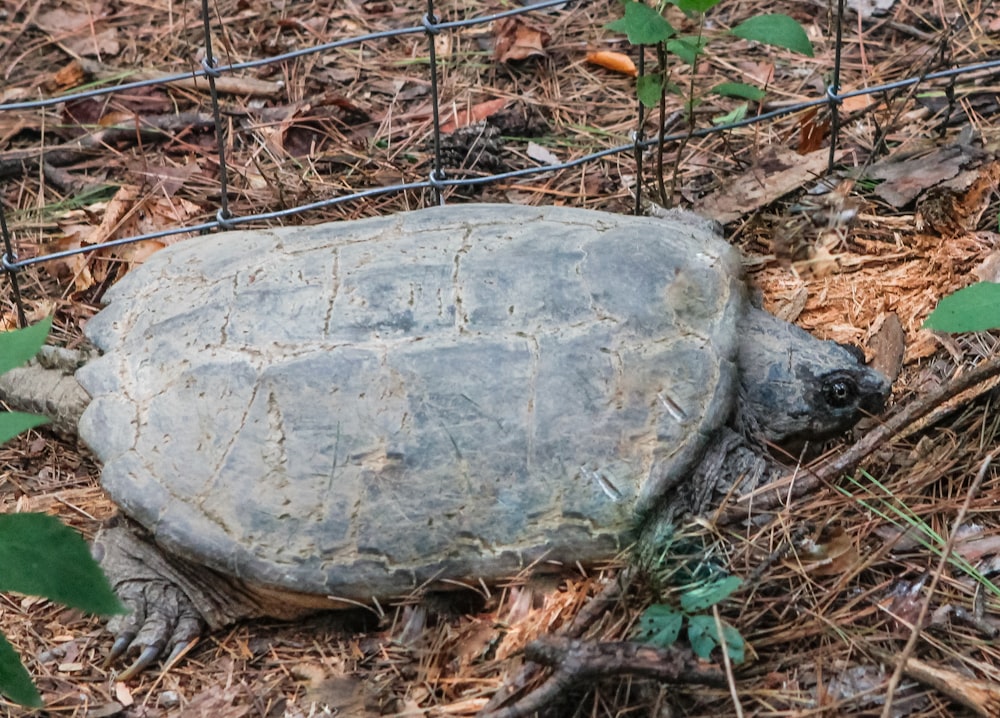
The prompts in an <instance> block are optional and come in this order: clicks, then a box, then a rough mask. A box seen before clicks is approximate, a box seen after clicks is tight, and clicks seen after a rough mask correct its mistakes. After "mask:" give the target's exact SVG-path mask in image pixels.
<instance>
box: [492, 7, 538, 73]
mask: <svg viewBox="0 0 1000 718" xmlns="http://www.w3.org/2000/svg"><path fill="white" fill-rule="evenodd" d="M493 35H494V38H495V41H494V46H493V59H494V60H496V61H497V62H511V61H514V60H526V59H528V58H529V57H541V56H544V55H545V46H546V45H548V44H549V40H550V39H551V36H550V35H549V33H548V32H547V31H546V30H543V29H541V28H537V27H534V26H532V25H529V24H528V23H526V22H525V21H524V20H522V19H521V18H513V17H507V18H504V19H503V20H499V21H497V22H496V23H495V24H494V25H493Z"/></svg>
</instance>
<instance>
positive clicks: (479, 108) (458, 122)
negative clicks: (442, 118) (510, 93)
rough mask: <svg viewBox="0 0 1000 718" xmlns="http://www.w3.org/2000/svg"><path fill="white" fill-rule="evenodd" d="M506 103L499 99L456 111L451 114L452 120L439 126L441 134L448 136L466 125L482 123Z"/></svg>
mask: <svg viewBox="0 0 1000 718" xmlns="http://www.w3.org/2000/svg"><path fill="white" fill-rule="evenodd" d="M507 102H508V100H506V99H504V98H499V99H496V100H487V101H486V102H480V103H479V104H477V105H473V106H472V107H470V108H469V109H467V110H456V111H455V112H454V113H453V114H452V119H451V120H449V121H448V122H445V123H444V124H443V125H441V133H442V134H448V133H450V132H454V131H455V130H457V129H458V128H459V127H465V126H466V125H474V124H476V123H477V122H482V121H483V120H485V119H486V118H487V117H490V116H492V115H494V114H496V113H497V112H499V111H500V110H502V109H503V108H505V107H506V106H507Z"/></svg>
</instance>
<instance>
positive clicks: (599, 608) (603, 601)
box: [480, 567, 632, 716]
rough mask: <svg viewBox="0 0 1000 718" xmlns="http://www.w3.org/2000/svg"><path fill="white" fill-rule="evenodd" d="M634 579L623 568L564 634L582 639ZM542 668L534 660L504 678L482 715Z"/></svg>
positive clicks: (493, 708)
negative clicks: (512, 674) (591, 625)
mask: <svg viewBox="0 0 1000 718" xmlns="http://www.w3.org/2000/svg"><path fill="white" fill-rule="evenodd" d="M631 582H632V569H631V567H629V568H625V569H623V570H622V571H621V573H619V574H618V575H617V576H616V577H615V578H613V579H612V580H610V581H608V583H607V584H605V586H604V588H602V589H601V592H600V593H598V594H597V595H595V596H594V597H593V598H591V599H590V600H589V601H588V602H587V604H586V605H585V606H584V607H583V608H582V609H580V612H579V613H577V614H576V616H574V618H573V620H572V621H571V622H570V624H569V625H568V626H566V628H565V629H563V631H562V635H563V636H565V637H566V638H579V637H580V636H582V635H583V633H584V632H585V631H586V630H587V628H589V627H590V624H592V623H593V622H594V621H596V620H597V618H598V617H599V616H600V615H601V614H602V613H603V612H604V610H605V609H606V608H607V607H608V604H609V603H613V602H614V601H617V600H618V598H619V597H620V596H621V595H622V594H623V593H624V592H625V589H626V587H628V585H629V584H630V583H631ZM541 670H542V666H541V665H539V664H538V663H534V662H531V661H529V662H528V663H526V664H525V665H523V666H522V667H521V669H520V670H519V671H518V672H517V673H516V674H515V675H514V676H512V677H511V678H508V679H507V680H505V681H504V683H503V685H502V686H500V688H498V689H497V690H496V692H495V693H494V694H493V697H492V698H490V700H489V702H488V703H487V704H486V705H485V706H483V710H482V711H481V712H480V715H482V716H486V715H492V714H493V713H494V712H496V711H498V710H499V709H500V707H501V706H502V705H503V704H504V703H506V702H507V701H508V700H509V699H510V698H511V697H512V696H514V695H515V694H516V693H517V692H518V691H520V690H522V689H523V688H524V687H525V686H526V685H528V683H530V682H531V681H532V680H533V679H534V678H535V676H537V675H538V673H539V672H540V671H541ZM539 690H540V689H539ZM522 700H525V699H522Z"/></svg>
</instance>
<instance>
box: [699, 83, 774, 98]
mask: <svg viewBox="0 0 1000 718" xmlns="http://www.w3.org/2000/svg"><path fill="white" fill-rule="evenodd" d="M709 92H714V93H715V94H716V95H722V96H723V97H741V98H743V99H744V100H753V101H754V102H760V101H761V100H763V99H764V98H765V97H767V93H766V92H764V91H763V90H762V89H760V88H759V87H754V86H753V85H748V84H746V83H745V82H721V83H719V84H718V85H716V86H715V87H713V88H712V89H711V90H709Z"/></svg>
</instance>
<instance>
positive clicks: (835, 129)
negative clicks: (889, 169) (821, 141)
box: [826, 0, 844, 173]
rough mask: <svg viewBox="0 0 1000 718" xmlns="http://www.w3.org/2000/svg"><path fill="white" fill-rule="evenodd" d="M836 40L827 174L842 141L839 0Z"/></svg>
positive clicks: (830, 89)
mask: <svg viewBox="0 0 1000 718" xmlns="http://www.w3.org/2000/svg"><path fill="white" fill-rule="evenodd" d="M834 23H835V25H836V28H835V33H834V34H835V40H834V49H833V74H832V75H831V77H830V83H829V85H827V91H826V96H827V97H828V98H829V99H830V156H829V157H828V158H827V161H826V171H827V173H830V172H833V168H834V166H835V165H836V162H835V160H836V156H837V144H838V141H839V139H840V103H841V102H842V100H841V98H840V64H841V60H842V51H843V48H844V0H837V16H836V17H835V18H834Z"/></svg>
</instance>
